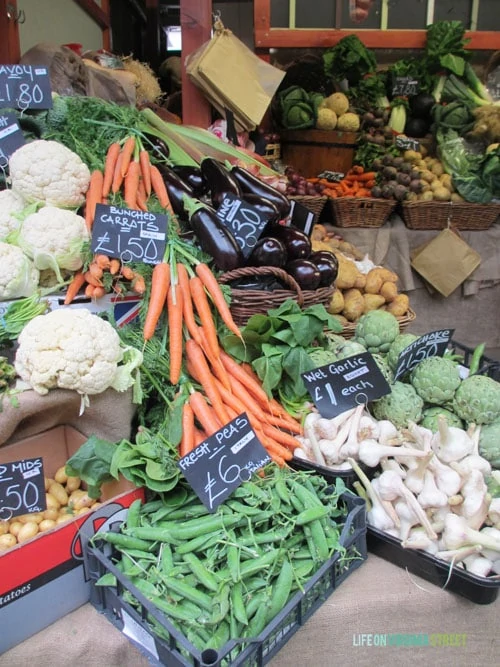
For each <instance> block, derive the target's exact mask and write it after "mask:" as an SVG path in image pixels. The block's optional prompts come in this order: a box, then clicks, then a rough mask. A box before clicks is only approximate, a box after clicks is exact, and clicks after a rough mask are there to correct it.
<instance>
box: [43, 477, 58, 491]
mask: <svg viewBox="0 0 500 667" xmlns="http://www.w3.org/2000/svg"><path fill="white" fill-rule="evenodd" d="M43 481H44V483H45V491H48V490H49V486H50V485H51V484H53V483H54V482H55V479H52V477H44V478H43Z"/></svg>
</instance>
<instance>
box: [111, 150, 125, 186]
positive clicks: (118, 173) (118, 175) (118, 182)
mask: <svg viewBox="0 0 500 667" xmlns="http://www.w3.org/2000/svg"><path fill="white" fill-rule="evenodd" d="M122 162H123V153H122V152H121V151H120V154H119V155H118V159H117V160H116V164H115V173H114V174H113V180H112V182H111V192H112V193H113V194H114V195H115V194H116V193H117V192H118V190H119V189H120V188H121V186H122V183H123V176H122Z"/></svg>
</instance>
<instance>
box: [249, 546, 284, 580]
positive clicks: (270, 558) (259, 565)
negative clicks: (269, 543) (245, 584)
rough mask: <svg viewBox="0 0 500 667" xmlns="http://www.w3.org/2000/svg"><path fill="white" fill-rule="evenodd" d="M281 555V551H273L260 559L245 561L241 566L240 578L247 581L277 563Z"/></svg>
mask: <svg viewBox="0 0 500 667" xmlns="http://www.w3.org/2000/svg"><path fill="white" fill-rule="evenodd" d="M279 554H280V550H279V549H271V550H270V551H268V552H267V553H265V554H264V555H263V556H260V557H259V558H252V559H250V560H247V561H244V562H243V563H241V564H240V577H241V578H242V579H245V578H246V577H249V576H251V575H252V574H256V573H257V572H260V571H261V570H264V569H265V568H267V567H269V566H270V565H272V564H273V563H274V562H275V561H276V559H277V558H278V556H279Z"/></svg>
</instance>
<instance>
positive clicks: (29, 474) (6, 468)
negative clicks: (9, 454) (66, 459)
mask: <svg viewBox="0 0 500 667" xmlns="http://www.w3.org/2000/svg"><path fill="white" fill-rule="evenodd" d="M45 509H47V503H46V500H45V482H44V477H43V461H42V459H41V458H33V459H23V460H21V461H11V462H10V463H3V464H0V519H4V520H5V521H8V520H9V519H11V518H12V517H15V516H19V515H21V514H30V513H32V512H43V511H44V510H45Z"/></svg>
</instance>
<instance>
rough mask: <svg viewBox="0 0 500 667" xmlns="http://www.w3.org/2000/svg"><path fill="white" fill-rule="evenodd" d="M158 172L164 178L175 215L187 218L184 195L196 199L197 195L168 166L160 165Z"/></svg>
mask: <svg viewBox="0 0 500 667" xmlns="http://www.w3.org/2000/svg"><path fill="white" fill-rule="evenodd" d="M158 170H159V172H160V174H161V176H162V178H163V182H164V183H165V187H166V188H167V192H168V196H169V199H170V203H171V204H172V208H173V210H174V213H175V214H176V215H178V216H179V217H180V218H185V217H186V210H185V207H184V195H187V196H188V197H195V196H196V195H195V193H194V191H193V190H192V188H191V186H190V185H189V184H188V183H186V181H184V180H183V179H182V178H181V177H180V176H179V175H178V174H177V173H176V172H175V171H174V170H173V169H172V168H171V167H169V166H168V165H166V164H158Z"/></svg>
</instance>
